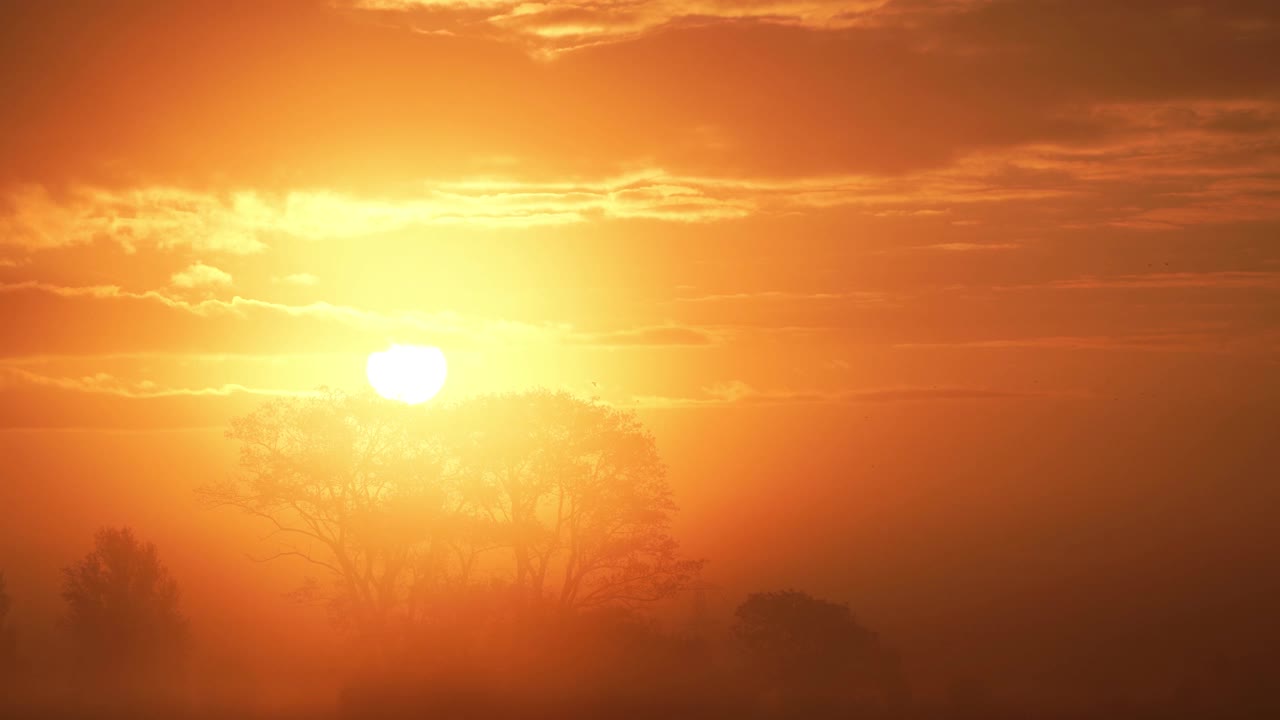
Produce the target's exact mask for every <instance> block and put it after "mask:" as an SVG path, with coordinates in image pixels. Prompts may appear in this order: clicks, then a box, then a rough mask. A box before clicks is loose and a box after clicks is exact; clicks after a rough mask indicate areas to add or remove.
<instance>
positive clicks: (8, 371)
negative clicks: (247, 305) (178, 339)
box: [0, 366, 310, 399]
mask: <svg viewBox="0 0 1280 720" xmlns="http://www.w3.org/2000/svg"><path fill="white" fill-rule="evenodd" d="M15 385H19V386H35V387H44V388H53V389H57V390H66V391H70V392H78V393H90V394H94V395H111V396H115V397H121V398H134V399H149V398H167V397H225V396H228V395H238V394H247V395H307V394H310V393H309V392H299V391H293V390H279V389H273V388H253V387H246V386H244V385H237V384H234V383H226V384H222V385H217V386H212V387H199V388H175V387H163V386H160V385H157V384H156V383H154V382H151V381H149V380H142V381H137V382H129V381H126V380H123V379H121V378H118V377H116V376H114V375H110V374H108V373H94V374H92V375H82V376H79V377H57V376H49V375H43V374H40V373H36V372H31V371H30V370H25V369H22V368H18V367H12V366H0V390H3V389H5V388H6V387H12V386H15Z"/></svg>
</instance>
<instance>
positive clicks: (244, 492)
mask: <svg viewBox="0 0 1280 720" xmlns="http://www.w3.org/2000/svg"><path fill="white" fill-rule="evenodd" d="M407 410H408V408H405V407H402V406H396V405H392V404H391V403H388V402H385V401H381V400H379V399H377V398H372V397H365V396H352V395H348V394H345V393H342V392H338V391H332V390H323V391H321V392H320V393H318V394H317V395H315V396H313V397H301V398H278V399H274V400H271V401H269V402H268V403H266V404H265V405H263V406H262V407H260V408H259V409H258V410H256V411H254V412H252V413H250V414H249V415H246V416H244V417H241V418H237V419H235V420H233V421H232V423H231V427H230V429H229V430H228V431H227V437H229V438H231V439H232V440H237V441H239V442H240V463H239V471H238V472H237V473H236V474H235V475H234V476H233V477H232V478H231V479H229V480H227V481H226V482H223V483H220V484H217V485H213V486H209V487H205V488H202V489H201V490H200V491H199V492H200V494H201V496H202V497H203V498H204V499H205V500H206V502H208V503H209V504H211V505H215V506H231V507H235V508H238V509H240V510H242V511H244V512H246V513H248V514H250V515H253V516H255V517H258V518H261V519H262V520H263V521H265V522H266V523H267V525H268V526H269V535H268V537H269V539H270V540H271V542H272V544H273V545H274V548H273V550H272V551H270V552H269V553H267V554H266V555H265V556H264V557H261V558H259V559H261V560H269V559H275V558H281V557H294V558H299V559H301V560H304V561H305V562H307V563H309V564H311V565H312V566H314V567H316V568H319V569H321V570H322V571H323V572H324V573H325V574H326V575H328V578H329V579H330V580H331V581H332V588H333V590H334V591H333V592H327V591H322V592H321V594H323V596H324V597H325V598H326V599H327V600H328V601H329V603H330V604H331V606H332V609H333V610H334V611H335V618H337V619H339V620H340V621H342V622H344V623H349V624H351V625H352V626H353V627H355V628H356V629H359V630H362V631H375V630H378V629H380V628H381V627H382V625H383V623H384V622H385V621H386V620H387V618H388V617H389V615H390V614H391V613H392V612H393V611H394V610H395V609H396V608H397V607H399V606H400V605H401V603H402V602H403V600H404V599H405V597H406V596H407V594H408V591H409V588H410V586H411V585H412V578H413V577H414V572H413V569H414V566H415V563H416V562H417V561H418V554H419V553H421V552H423V548H424V545H425V544H427V543H428V542H429V541H430V540H431V539H432V536H433V531H434V529H435V526H436V524H437V522H438V521H439V520H440V519H441V517H442V515H443V507H444V501H445V498H444V497H443V493H442V490H441V487H440V484H439V482H438V480H439V468H438V462H437V461H436V459H435V456H434V455H433V454H432V453H431V451H430V445H429V443H426V442H423V441H422V439H421V438H419V437H418V436H417V433H415V432H414V430H415V425H414V423H413V422H412V421H411V419H410V418H409V417H408V416H407V413H406V411H407Z"/></svg>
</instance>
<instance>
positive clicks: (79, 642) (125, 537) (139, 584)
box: [62, 527, 186, 677]
mask: <svg viewBox="0 0 1280 720" xmlns="http://www.w3.org/2000/svg"><path fill="white" fill-rule="evenodd" d="M63 576H64V577H63V585H62V597H63V599H64V600H66V602H67V616H66V623H67V628H68V630H69V631H70V635H71V640H72V643H73V645H74V648H75V652H76V655H77V660H78V661H79V663H80V669H81V670H82V671H84V672H86V673H87V674H90V675H109V676H113V677H115V676H123V675H126V674H133V675H134V676H135V677H140V676H141V675H140V674H141V673H146V674H151V673H155V672H158V673H162V674H167V673H169V672H172V671H174V670H176V668H177V667H178V666H179V662H178V661H179V660H180V659H181V657H182V654H183V649H184V646H185V640H186V621H185V619H184V618H183V617H182V614H181V613H180V612H179V610H178V598H179V593H178V584H177V582H175V581H174V579H173V578H172V577H170V575H169V571H168V569H166V568H165V566H164V565H163V564H161V562H160V559H159V557H158V555H157V553H156V548H155V545H153V544H151V543H146V544H143V543H141V542H139V541H138V539H137V538H136V537H135V536H134V534H133V531H132V530H131V529H129V528H127V527H126V528H120V529H114V528H104V529H102V530H99V531H98V532H97V534H96V535H95V536H94V543H93V551H92V552H90V553H89V554H88V555H86V556H85V557H84V559H83V560H81V561H80V562H79V563H77V564H75V565H72V566H70V567H67V568H64V569H63Z"/></svg>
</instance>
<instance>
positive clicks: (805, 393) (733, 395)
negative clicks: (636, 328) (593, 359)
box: [632, 380, 1043, 408]
mask: <svg viewBox="0 0 1280 720" xmlns="http://www.w3.org/2000/svg"><path fill="white" fill-rule="evenodd" d="M1041 394H1043V393H1032V392H1019V391H1010V390H999V389H992V388H973V387H943V386H929V387H909V386H907V387H885V388H859V389H845V390H830V389H824V390H795V389H776V390H762V389H759V388H756V387H753V386H752V385H749V384H747V383H745V382H742V381H740V380H733V381H729V382H721V383H716V384H714V385H710V386H707V387H704V388H703V389H702V392H701V394H698V395H693V396H657V395H642V396H636V397H634V398H632V401H633V402H634V403H635V404H637V405H639V406H642V407H672V408H682V407H732V406H739V405H809V404H854V403H876V402H937V401H960V400H1008V399H1016V398H1026V397H1034V396H1037V395H1041Z"/></svg>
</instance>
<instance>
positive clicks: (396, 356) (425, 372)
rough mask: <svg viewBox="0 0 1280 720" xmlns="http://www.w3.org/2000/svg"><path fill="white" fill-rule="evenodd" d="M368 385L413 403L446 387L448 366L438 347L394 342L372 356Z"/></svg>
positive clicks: (379, 391) (388, 396) (384, 393)
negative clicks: (394, 343) (396, 343)
mask: <svg viewBox="0 0 1280 720" xmlns="http://www.w3.org/2000/svg"><path fill="white" fill-rule="evenodd" d="M365 372H366V373H367V374H368V375H369V384H370V385H372V386H373V389H374V390H376V391H377V392H378V394H379V395H381V396H382V397H384V398H388V399H390V400H399V401H400V402H403V403H408V404H410V405H417V404H418V403H422V402H426V401H428V400H430V399H431V398H433V397H435V396H436V393H438V392H440V388H442V387H444V379H445V375H446V374H448V366H447V365H446V363H445V360H444V353H443V352H441V351H440V348H437V347H424V346H422V345H392V346H391V348H390V349H388V350H383V351H382V352H375V353H372V354H370V355H369V362H368V364H367V365H366V366H365Z"/></svg>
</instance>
